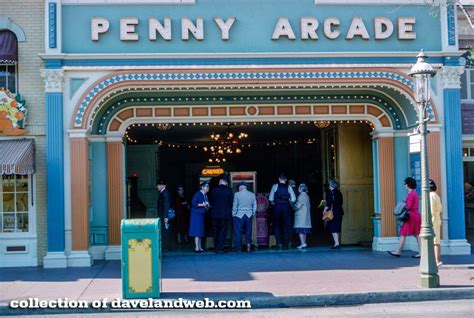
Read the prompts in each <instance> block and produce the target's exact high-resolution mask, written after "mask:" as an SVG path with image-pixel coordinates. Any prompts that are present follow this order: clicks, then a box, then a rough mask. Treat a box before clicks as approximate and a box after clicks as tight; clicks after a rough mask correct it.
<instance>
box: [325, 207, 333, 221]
mask: <svg viewBox="0 0 474 318" xmlns="http://www.w3.org/2000/svg"><path fill="white" fill-rule="evenodd" d="M332 219H334V213H332V209H330V210H327V211H323V221H331V220H332Z"/></svg>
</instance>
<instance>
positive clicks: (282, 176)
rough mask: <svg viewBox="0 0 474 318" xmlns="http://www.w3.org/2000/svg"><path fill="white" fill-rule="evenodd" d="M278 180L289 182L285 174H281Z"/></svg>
mask: <svg viewBox="0 0 474 318" xmlns="http://www.w3.org/2000/svg"><path fill="white" fill-rule="evenodd" d="M278 179H280V180H284V181H286V180H287V179H286V176H285V174H284V173H281V174H280V176H279V177H278Z"/></svg>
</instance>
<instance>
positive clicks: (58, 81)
mask: <svg viewBox="0 0 474 318" xmlns="http://www.w3.org/2000/svg"><path fill="white" fill-rule="evenodd" d="M40 72H41V77H43V78H44V90H45V92H46V93H62V92H63V89H64V77H65V74H64V71H63V70H62V69H42V70H40Z"/></svg>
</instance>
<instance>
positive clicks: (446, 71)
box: [438, 66, 464, 89]
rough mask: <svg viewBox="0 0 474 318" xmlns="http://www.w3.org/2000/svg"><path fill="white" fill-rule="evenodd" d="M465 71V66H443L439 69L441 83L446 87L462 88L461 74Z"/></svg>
mask: <svg viewBox="0 0 474 318" xmlns="http://www.w3.org/2000/svg"><path fill="white" fill-rule="evenodd" d="M462 73H464V66H443V67H442V68H441V70H439V71H438V76H439V78H440V79H441V85H442V86H443V89H444V88H458V89H459V88H461V74H462Z"/></svg>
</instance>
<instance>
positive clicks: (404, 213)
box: [398, 208, 410, 222]
mask: <svg viewBox="0 0 474 318" xmlns="http://www.w3.org/2000/svg"><path fill="white" fill-rule="evenodd" d="M398 219H399V220H400V221H402V222H407V221H408V220H409V219H410V214H409V213H408V210H407V209H406V208H405V209H404V210H403V211H402V213H400V215H399V216H398Z"/></svg>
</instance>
